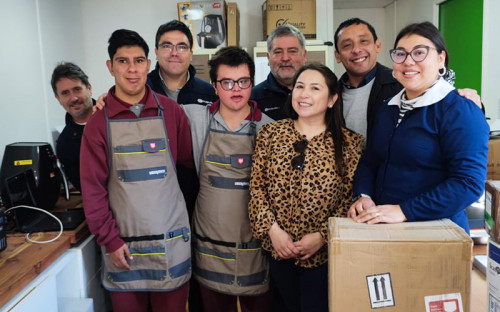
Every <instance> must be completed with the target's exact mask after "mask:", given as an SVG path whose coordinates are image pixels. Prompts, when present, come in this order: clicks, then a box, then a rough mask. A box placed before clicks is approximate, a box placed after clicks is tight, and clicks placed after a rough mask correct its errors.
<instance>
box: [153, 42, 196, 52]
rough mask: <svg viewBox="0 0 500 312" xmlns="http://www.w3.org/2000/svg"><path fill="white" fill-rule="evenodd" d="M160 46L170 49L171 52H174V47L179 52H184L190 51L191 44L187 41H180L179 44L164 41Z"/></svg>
mask: <svg viewBox="0 0 500 312" xmlns="http://www.w3.org/2000/svg"><path fill="white" fill-rule="evenodd" d="M158 47H159V48H161V49H165V50H168V51H169V52H170V53H172V52H174V49H175V50H176V51H177V52H178V53H184V52H187V51H189V46H188V45H187V44H185V43H179V44H171V43H162V44H160V45H159V46H158Z"/></svg>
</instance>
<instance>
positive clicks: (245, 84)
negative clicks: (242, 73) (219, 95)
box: [217, 77, 252, 91]
mask: <svg viewBox="0 0 500 312" xmlns="http://www.w3.org/2000/svg"><path fill="white" fill-rule="evenodd" d="M217 82H218V83H220V86H221V87H222V89H223V90H226V91H231V90H233V88H234V86H235V85H236V84H238V87H240V89H248V88H250V86H251V85H252V79H250V78H249V77H243V78H240V79H238V80H233V79H221V80H217Z"/></svg>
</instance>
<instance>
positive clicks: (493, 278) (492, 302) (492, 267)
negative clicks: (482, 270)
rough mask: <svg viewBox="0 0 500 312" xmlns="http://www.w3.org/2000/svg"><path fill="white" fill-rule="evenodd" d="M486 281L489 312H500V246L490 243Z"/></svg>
mask: <svg viewBox="0 0 500 312" xmlns="http://www.w3.org/2000/svg"><path fill="white" fill-rule="evenodd" d="M487 263H488V264H487V265H486V280H487V284H488V307H489V308H488V312H497V311H500V245H499V244H498V243H495V242H493V241H491V240H490V241H489V242H488V259H487Z"/></svg>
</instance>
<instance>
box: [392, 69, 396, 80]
mask: <svg viewBox="0 0 500 312" xmlns="http://www.w3.org/2000/svg"><path fill="white" fill-rule="evenodd" d="M392 78H394V79H396V75H394V71H392Z"/></svg>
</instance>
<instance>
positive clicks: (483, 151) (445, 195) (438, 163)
mask: <svg viewBox="0 0 500 312" xmlns="http://www.w3.org/2000/svg"><path fill="white" fill-rule="evenodd" d="M390 54H391V59H392V61H393V75H394V76H395V77H396V79H397V80H398V81H399V82H400V83H401V84H402V85H403V86H404V89H403V90H402V91H401V92H400V93H398V94H397V95H396V96H394V97H393V98H392V99H390V100H388V101H387V102H386V105H384V106H383V107H382V108H381V109H380V111H379V112H378V115H377V118H376V122H375V125H374V128H373V132H372V133H373V134H372V135H371V136H370V139H369V140H368V142H367V146H366V151H365V154H364V155H363V157H362V159H361V162H360V164H359V166H358V168H357V171H356V174H355V176H354V192H353V193H354V195H355V197H354V203H353V204H352V206H351V208H350V209H349V211H348V216H349V217H351V218H353V219H354V220H356V221H357V222H366V223H397V222H404V221H425V220H434V219H441V218H449V219H451V220H452V221H454V222H455V223H457V224H458V225H459V226H461V227H462V228H463V229H464V230H465V231H466V232H467V233H468V232H469V224H468V220H467V215H466V213H465V208H466V207H467V206H469V205H470V204H471V203H472V202H474V201H475V200H477V199H478V198H479V197H480V195H481V194H482V192H483V190H484V182H485V180H486V164H487V159H488V136H489V127H488V124H487V123H486V120H485V118H484V115H483V113H482V111H481V110H480V109H479V107H478V106H477V105H475V104H474V103H473V102H472V101H470V100H467V99H465V98H463V97H461V96H460V95H458V93H457V91H456V90H455V89H454V88H453V87H452V86H451V85H450V84H449V83H447V82H446V81H445V80H444V78H445V76H446V72H447V70H446V68H447V65H448V53H447V51H446V47H445V44H444V40H443V38H442V36H441V34H440V33H439V30H438V29H437V28H436V27H435V26H434V25H433V24H431V23H429V22H424V23H417V24H411V25H408V26H406V27H405V28H404V29H403V30H401V31H400V33H399V34H398V36H397V38H396V41H395V44H394V49H392V50H391V51H390Z"/></svg>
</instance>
